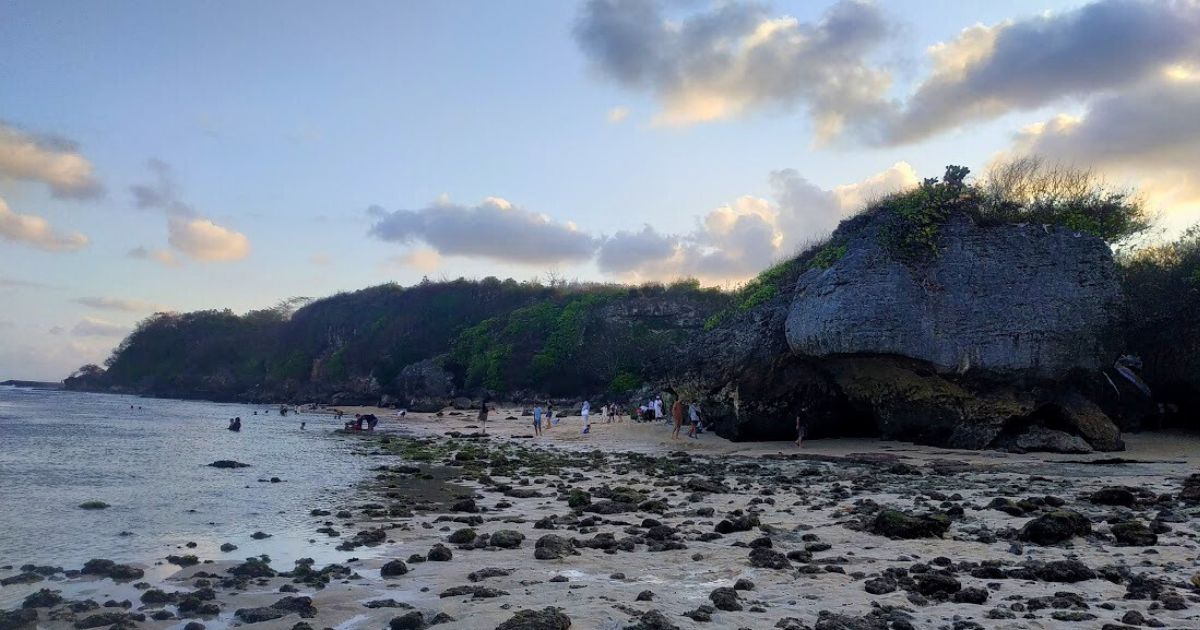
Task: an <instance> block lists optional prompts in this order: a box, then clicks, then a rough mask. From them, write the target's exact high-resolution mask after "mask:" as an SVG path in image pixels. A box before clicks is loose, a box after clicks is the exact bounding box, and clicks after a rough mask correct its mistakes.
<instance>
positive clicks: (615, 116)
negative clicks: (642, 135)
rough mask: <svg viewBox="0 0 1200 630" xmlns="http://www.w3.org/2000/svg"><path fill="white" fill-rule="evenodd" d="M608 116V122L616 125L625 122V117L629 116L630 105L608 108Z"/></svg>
mask: <svg viewBox="0 0 1200 630" xmlns="http://www.w3.org/2000/svg"><path fill="white" fill-rule="evenodd" d="M607 118H608V122H610V123H612V124H614V125H615V124H618V123H622V122H625V119H626V118H629V108H628V107H614V108H612V109H610V110H608V115H607Z"/></svg>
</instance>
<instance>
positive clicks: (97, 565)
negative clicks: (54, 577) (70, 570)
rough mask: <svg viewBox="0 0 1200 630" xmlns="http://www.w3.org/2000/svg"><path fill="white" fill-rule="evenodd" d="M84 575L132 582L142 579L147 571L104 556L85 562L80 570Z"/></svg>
mask: <svg viewBox="0 0 1200 630" xmlns="http://www.w3.org/2000/svg"><path fill="white" fill-rule="evenodd" d="M79 572H80V573H82V574H84V575H99V576H101V577H106V578H109V579H111V580H113V581H114V582H131V581H133V580H140V579H141V578H142V576H144V575H145V571H142V570H141V569H138V568H136V567H131V566H129V565H127V564H117V563H115V562H113V561H112V560H106V559H103V558H93V559H91V560H88V561H87V562H85V563H84V564H83V568H82V569H80V570H79Z"/></svg>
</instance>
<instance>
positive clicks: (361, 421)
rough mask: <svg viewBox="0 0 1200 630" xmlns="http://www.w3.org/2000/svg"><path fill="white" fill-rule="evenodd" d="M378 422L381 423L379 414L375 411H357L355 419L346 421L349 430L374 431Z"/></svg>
mask: <svg viewBox="0 0 1200 630" xmlns="http://www.w3.org/2000/svg"><path fill="white" fill-rule="evenodd" d="M377 424H379V416H376V415H375V414H373V413H356V414H354V419H353V420H350V421H348V422H346V425H345V427H346V430H347V431H374V430H375V425H377ZM364 425H365V426H366V428H365V429H364V428H363V427H364Z"/></svg>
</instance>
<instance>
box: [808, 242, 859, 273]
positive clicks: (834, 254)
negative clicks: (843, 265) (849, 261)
mask: <svg viewBox="0 0 1200 630" xmlns="http://www.w3.org/2000/svg"><path fill="white" fill-rule="evenodd" d="M848 249H849V246H848V245H846V243H836V242H833V241H830V242H828V243H826V244H825V245H823V246H822V247H821V249H819V250H817V253H816V254H815V255H814V256H813V258H812V261H811V262H809V263H808V267H809V269H829V268H830V267H832V266H833V265H834V263H836V262H837V261H839V260H841V259H842V257H843V256H845V255H846V251H847V250H848Z"/></svg>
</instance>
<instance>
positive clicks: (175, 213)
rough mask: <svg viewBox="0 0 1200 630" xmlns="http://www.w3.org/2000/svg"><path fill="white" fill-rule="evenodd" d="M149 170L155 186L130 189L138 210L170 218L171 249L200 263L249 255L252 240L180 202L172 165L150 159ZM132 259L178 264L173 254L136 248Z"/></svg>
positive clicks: (168, 220) (131, 252)
mask: <svg viewBox="0 0 1200 630" xmlns="http://www.w3.org/2000/svg"><path fill="white" fill-rule="evenodd" d="M149 167H150V170H151V171H153V173H154V178H155V181H154V183H153V184H146V185H137V186H131V187H130V189H129V190H130V192H131V193H132V194H133V199H134V203H135V205H137V207H138V208H143V209H153V210H160V211H162V212H164V213H165V214H166V215H167V244H168V245H169V246H170V247H171V248H172V249H174V250H175V251H176V252H179V253H181V254H183V255H185V256H187V257H189V258H191V259H193V260H198V261H201V262H229V261H234V260H241V259H243V258H245V257H246V256H248V255H250V239H249V238H247V237H246V235H245V234H242V233H241V232H237V231H235V230H233V229H230V228H228V227H225V226H222V225H217V224H216V223H214V222H213V221H212V219H208V218H205V217H202V216H200V214H199V213H198V212H197V211H196V209H195V208H193V207H192V206H191V205H190V204H188V203H186V202H184V201H183V200H182V199H180V197H179V192H178V186H177V185H176V184H175V178H174V174H173V171H172V169H171V166H170V165H169V164H167V163H166V162H164V161H162V160H158V159H151V160H150V161H149ZM129 256H131V257H133V258H140V259H149V260H155V261H157V262H159V263H162V264H164V265H168V266H175V265H177V264H178V263H179V261H178V258H177V257H176V256H175V255H174V253H172V252H170V251H167V250H154V251H151V250H147V249H146V248H145V247H136V248H134V249H132V250H130V251H129Z"/></svg>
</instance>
